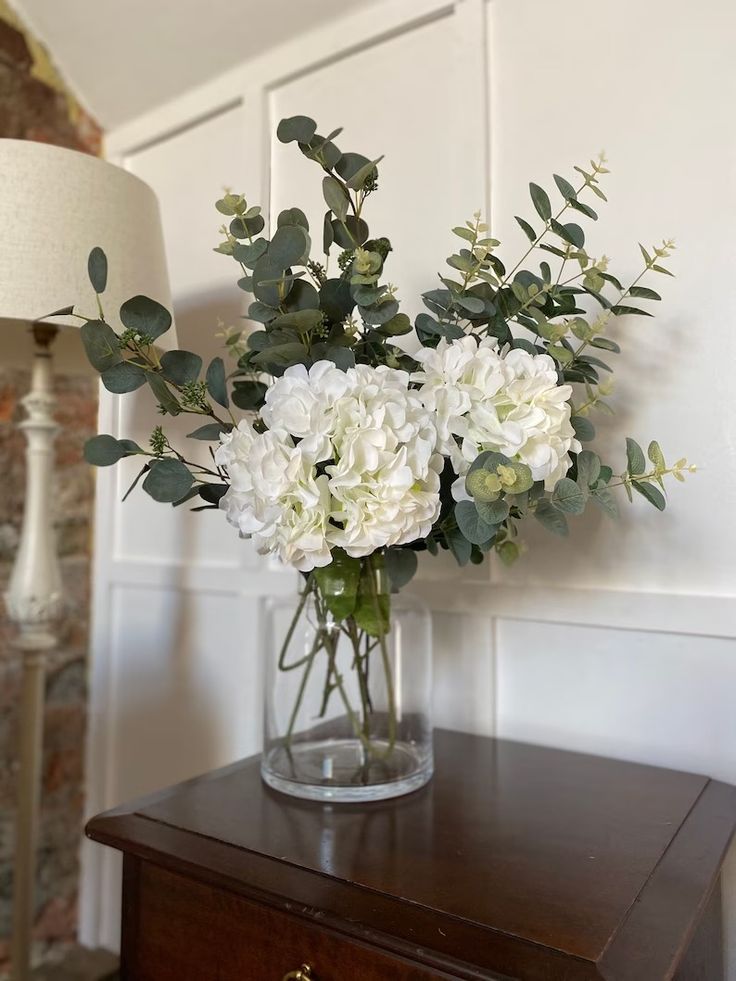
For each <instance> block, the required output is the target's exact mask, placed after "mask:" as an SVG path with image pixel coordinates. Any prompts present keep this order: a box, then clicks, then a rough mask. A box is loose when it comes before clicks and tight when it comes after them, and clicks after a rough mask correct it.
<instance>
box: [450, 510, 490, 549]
mask: <svg viewBox="0 0 736 981" xmlns="http://www.w3.org/2000/svg"><path fill="white" fill-rule="evenodd" d="M455 520H456V521H457V526H458V528H459V529H460V531H461V532H462V533H463V535H464V536H465V538H467V540H468V541H469V542H470V543H471V544H472V545H481V544H483V543H484V542H487V541H489V539H491V538H493V536H494V535H495V534H496V528H495V527H493V526H492V525H490V524H488V522H486V521H484V520H483V518H482V517H481V516H480V513H479V511H478V508H477V507H476V505H475V503H474V502H473V501H458V502H457V504H456V505H455Z"/></svg>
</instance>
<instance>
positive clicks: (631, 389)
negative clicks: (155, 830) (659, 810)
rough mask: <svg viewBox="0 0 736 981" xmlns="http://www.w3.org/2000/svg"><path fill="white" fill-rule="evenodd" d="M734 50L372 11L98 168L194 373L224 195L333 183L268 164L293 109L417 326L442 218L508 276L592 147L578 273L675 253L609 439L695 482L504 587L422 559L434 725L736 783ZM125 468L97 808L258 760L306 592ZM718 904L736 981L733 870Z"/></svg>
mask: <svg viewBox="0 0 736 981" xmlns="http://www.w3.org/2000/svg"><path fill="white" fill-rule="evenodd" d="M735 37H736V8H734V7H733V5H732V4H731V2H730V0H705V2H704V3H701V4H700V5H699V6H698V7H697V9H695V8H693V7H692V6H691V5H690V4H685V3H684V2H683V0H648V2H647V3H646V4H643V3H641V2H638V0H619V3H617V4H615V5H613V4H609V5H597V6H596V7H595V8H592V7H591V6H590V4H589V3H586V2H585V0H555V2H550V0H457V2H456V3H452V2H450V0H447V2H439V0H386V2H384V3H382V4H378V5H376V6H373V7H369V8H366V10H365V12H361V13H358V14H354V15H352V16H350V17H345V18H344V19H343V20H341V21H339V22H338V21H336V22H335V23H334V24H332V25H331V26H330V27H328V28H323V29H320V30H319V31H316V32H314V33H313V34H311V35H309V36H306V37H304V38H302V39H300V40H299V41H298V42H293V43H290V44H288V45H284V46H283V47H282V48H279V49H276V50H274V51H271V52H270V53H268V54H266V55H263V56H262V57H261V58H259V59H258V60H257V61H251V62H249V63H246V64H243V65H242V66H241V67H239V68H238V69H236V70H232V71H230V72H228V73H227V74H226V75H223V76H222V77H221V78H219V79H217V80H216V81H214V82H212V83H210V84H208V85H206V86H204V87H202V88H200V89H198V90H196V91H193V92H189V93H186V94H185V95H183V96H182V97H181V98H180V99H178V100H177V101H176V102H174V103H171V104H169V105H168V106H166V107H164V108H162V109H159V110H156V111H155V112H153V113H151V114H149V115H147V116H145V117H142V118H140V119H138V120H135V121H134V122H132V123H130V124H127V125H126V126H125V127H123V128H122V129H120V130H118V131H117V132H115V133H113V134H112V135H111V136H110V139H109V150H110V154H111V156H112V157H113V159H116V160H119V161H120V162H122V163H123V164H124V165H125V166H126V167H128V168H129V169H130V170H132V171H133V172H134V173H136V174H138V175H139V176H141V177H142V178H144V179H145V180H147V181H148V182H149V183H150V184H151V185H152V186H153V187H154V189H155V190H156V191H157V193H158V194H159V197H160V199H161V203H162V210H163V219H164V227H165V234H166V240H167V248H168V255H169V261H170V266H171V274H172V285H173V291H174V296H175V306H176V316H177V325H178V329H179V335H180V344H181V346H182V347H184V348H193V349H196V350H197V351H200V352H201V353H206V352H207V351H209V352H211V353H212V354H214V353H216V351H217V348H218V345H219V344H220V343H221V342H220V341H218V340H217V339H215V338H214V337H213V335H214V332H215V330H216V329H217V322H218V318H221V319H222V320H223V321H225V322H226V323H230V324H237V323H238V322H239V321H238V317H239V316H240V314H241V313H242V310H241V300H242V294H240V293H239V291H238V290H237V288H236V287H235V279H236V275H235V269H234V265H233V264H232V263H231V261H229V260H227V259H226V258H225V257H222V256H219V255H216V254H214V253H213V252H212V251H211V247H212V246H213V245H214V244H216V242H217V238H218V236H217V227H218V225H219V220H218V216H217V213H216V212H215V211H214V207H213V202H214V200H215V199H216V197H218V196H219V194H220V192H221V189H222V187H223V186H226V185H227V186H230V187H232V188H233V189H235V190H237V191H239V192H241V191H242V192H243V193H245V194H246V197H247V198H248V200H249V202H250V203H262V204H263V205H264V210H265V209H266V206H268V207H270V210H271V214H273V215H274V216H275V214H276V213H277V212H278V211H279V210H280V209H281V208H283V207H287V206H291V205H299V206H301V207H302V208H303V209H304V210H305V211H306V212H307V214H308V216H309V218H310V221H313V222H314V224H315V225H316V226H317V227H320V224H321V218H320V216H321V214H322V212H323V206H322V204H321V194H320V181H319V173H318V171H317V170H316V168H315V167H314V165H313V164H311V163H310V162H309V161H307V160H305V159H304V158H303V157H302V156H301V154H299V153H298V152H297V151H296V150H295V148H294V147H293V146H290V147H284V146H282V145H281V144H279V143H278V142H276V141H275V139H274V137H273V132H274V130H275V126H276V123H277V122H278V120H279V119H280V118H281V117H282V116H287V115H294V114H297V113H301V114H306V115H311V116H313V117H314V118H315V119H317V121H318V123H319V126H320V128H321V130H322V131H327V130H330V129H332V128H335V127H337V126H339V125H344V126H345V132H344V134H343V135H342V136H341V137H340V138H339V140H338V143H339V144H340V145H341V146H343V147H345V148H346V149H350V150H356V151H359V152H363V153H365V154H367V155H374V156H378V155H379V154H381V153H386V159H385V161H384V162H383V164H382V165H381V185H380V189H379V192H378V193H377V194H376V195H375V197H373V198H371V199H370V201H369V205H370V215H369V222H370V224H371V228H372V230H373V231H374V232H375V233H377V234H385V235H388V236H389V237H390V238H391V240H392V242H393V244H394V247H395V249H396V252H395V254H394V255H393V256H392V257H391V272H390V278H391V279H392V280H393V281H394V282H395V283H396V284H397V285H398V286H399V288H400V296H401V298H402V300H403V303H404V309H405V310H406V311H407V312H409V313H410V314H415V313H417V312H418V311H419V309H420V306H419V302H418V295H419V293H420V292H421V291H423V290H426V289H430V288H432V287H433V285H434V282H435V279H434V270H441V269H442V267H443V262H444V257H445V256H446V255H448V254H449V252H450V251H451V250H452V248H453V246H452V242H451V236H450V234H449V229H450V228H451V227H452V226H453V225H455V224H459V223H461V222H462V221H463V220H464V219H465V218H467V217H469V216H470V214H471V213H472V212H473V211H474V210H475V209H476V208H479V207H480V208H482V209H484V210H487V208H488V206H489V198H490V205H491V218H492V228H493V233H494V234H495V235H496V236H497V237H499V238H501V239H502V241H503V243H504V247H503V249H502V250H501V254H502V255H504V256H507V257H511V258H512V260H513V261H515V257H516V256H517V255H520V254H521V252H522V251H523V249H524V240H523V237H522V235H521V233H520V232H519V230H518V229H517V228H516V226H515V223H514V221H513V215H514V214H521V215H527V216H528V215H529V214H530V212H531V206H530V203H529V200H528V194H527V190H526V186H527V183H528V181H529V180H535V181H537V182H539V183H543V184H544V183H546V184H547V186H548V187H550V188H551V181H550V177H551V174H552V173H553V172H556V173H561V174H563V175H566V176H568V177H571V176H572V166H573V164H575V163H583V164H585V163H586V162H587V159H588V158H589V157H590V156H591V155H593V154H595V153H597V151H598V150H599V149H600V148H601V147H605V149H606V150H607V153H608V156H609V158H610V160H611V169H612V171H613V173H612V174H611V176H610V179H609V180H608V187H607V192H608V194H609V198H610V200H611V204H610V206H608V207H606V206H603V205H602V206H601V209H600V210H601V212H602V220H601V222H600V223H599V224H600V228H599V227H595V228H594V229H593V230H592V231H591V233H590V236H589V243H590V246H591V250H592V251H594V252H596V251H598V252H600V251H603V250H605V251H606V252H607V253H608V254H610V255H612V256H614V257H615V260H616V271H617V272H618V270H621V271H622V273H623V276H622V278H623V279H624V280H626V278H627V276H629V277H630V278H633V275H631V274H635V273H636V271H637V270H638V263H639V250H638V248H637V246H636V242H637V241H638V240H641V241H644V242H645V243H646V242H652V241H655V240H657V239H660V238H662V237H663V236H671V235H674V236H676V237H677V239H678V245H679V251H678V252H677V253H676V256H675V259H674V261H673V263H672V265H673V267H674V269H675V271H676V273H677V279H667V280H665V279H664V277H662V278H661V280H660V281H659V282H658V283H655V284H653V285H654V286H655V288H661V291H662V292H663V294H664V296H665V302H664V303H663V304H662V305H661V312H660V314H659V316H658V318H657V320H655V321H644V320H642V319H637V320H635V321H634V322H622V323H621V325H620V330H619V334H620V338H619V339H620V341H621V343H622V346H623V348H624V354H623V355H622V356H621V357H620V359H617V368H618V369H619V370H618V372H617V377H618V378H620V388H619V389H618V392H617V394H616V395H614V397H613V399H612V402H613V404H614V405H615V406H616V408H617V409H618V410H619V411H618V413H617V415H616V416H615V417H613V418H611V419H605V418H604V419H601V420H600V421H599V420H596V422H597V423H599V432H600V435H601V438H602V442H603V445H604V446H605V447H607V448H610V456H611V458H612V459H613V461H614V462H615V463H618V462H619V461H621V462H622V456H621V445H622V443H623V437H624V436H625V435H633V436H635V437H637V438H638V439H639V440H640V442H646V441H647V440H648V439H650V438H652V437H656V438H657V439H658V440H659V441H660V443H661V444H662V446H663V448H664V450H665V453H667V454H668V456H669V457H671V458H672V459H675V458H677V457H680V456H687V457H688V458H690V459H692V460H694V461H697V462H698V463H699V464H702V468H703V469H702V472H701V473H700V474H699V475H698V476H696V477H694V478H693V479H692V480H691V481H690V482H688V484H686V485H685V486H684V487H683V486H680V485H676V486H675V487H673V488H672V493H671V502H670V507H669V508H668V510H667V511H666V512H665V513H664V515H660V514H659V513H657V512H655V511H654V509H652V508H650V507H649V506H648V505H647V504H646V503H645V502H644V501H643V500H642V501H636V502H635V503H634V505H633V507H631V508H627V507H625V506H624V507H623V508H622V510H623V518H622V520H621V521H620V522H619V523H618V524H616V525H612V524H610V523H607V522H606V520H605V519H604V518H603V517H602V516H600V515H598V514H593V515H590V516H589V517H586V518H585V519H584V520H580V521H578V523H577V524H576V527H575V529H574V531H573V533H572V534H571V536H570V538H569V540H567V541H561V540H558V539H552V538H549V537H545V534H544V532H543V531H542V530H541V529H539V530H537V529H529V534H528V536H527V538H528V542H529V546H530V548H529V552H528V554H527V555H526V556H525V557H524V558H523V559H522V560H521V561H520V562H519V563H518V565H517V566H516V567H515V568H513V569H512V570H506V569H504V568H502V567H499V566H496V565H493V566H492V568H491V569H490V571H489V570H488V569H487V568H485V567H484V568H480V569H479V568H476V567H473V568H472V569H470V570H466V571H464V572H463V573H459V572H458V571H457V570H456V569H455V568H454V567H453V565H452V563H451V562H449V561H443V560H435V561H430V562H428V563H425V564H424V565H423V567H422V569H421V574H420V581H419V582H418V583H417V585H416V588H417V589H418V590H420V591H421V592H422V593H423V594H424V595H425V596H426V598H427V599H428V601H429V602H430V604H431V605H432V608H433V610H434V613H435V640H436V673H437V680H436V702H437V705H436V712H437V720H438V723H439V724H441V725H447V726H452V727H455V728H461V729H468V730H472V731H477V732H484V733H496V734H498V735H500V736H505V737H510V738H515V739H521V740H526V741H530V742H537V743H545V744H550V745H555V746H562V747H570V748H575V749H583V750H589V751H591V752H593V753H602V754H607V755H612V756H618V757H622V758H626V759H633V760H640V761H644V762H651V763H657V764H663V765H665V766H673V767H678V768H683V769H690V770H695V771H698V772H702V773H708V774H711V775H712V776H715V777H718V778H720V779H723V780H728V781H732V782H736V710H735V709H734V704H735V702H736V581H735V578H736V577H735V575H734V560H733V556H734V554H735V552H736V523H734V521H733V520H732V519H731V518H730V517H729V515H731V514H732V513H733V512H734V504H736V452H735V447H734V441H735V440H736V401H734V399H733V382H732V372H733V365H734V363H735V362H736V341H734V337H735V336H736V334H735V333H734V330H733V323H734V319H735V315H736V310H735V309H734V307H735V306H736V301H735V300H734V295H733V292H732V291H729V289H728V287H727V284H728V283H729V281H730V278H731V276H732V271H731V262H732V258H731V257H732V251H733V250H732V246H731V232H730V223H729V217H728V216H729V215H732V214H734V213H736V182H735V181H734V167H733V165H734V156H735V154H736V137H735V136H734V133H733V129H732V127H729V126H728V123H727V120H726V118H725V117H724V111H723V109H722V108H721V107H727V106H729V105H731V104H732V102H733V96H734V95H736V91H735V89H736V69H734V65H733V57H732V49H733V41H734V38H735ZM586 227H587V225H586ZM317 237H318V236H315V238H317ZM101 244H103V243H101ZM157 421H158V420H157V418H156V416H155V414H154V412H153V410H152V407H151V405H150V403H149V401H148V400H147V398H146V396H145V393H144V394H143V395H142V396H141V398H140V400H138V399H137V397H136V396H132V397H128V398H127V399H126V400H125V401H122V402H121V401H114V400H113V399H111V398H110V397H108V396H106V397H105V400H104V403H103V407H102V419H101V427H102V430H103V431H107V432H113V433H116V434H119V435H126V436H132V437H134V438H135V437H136V436H137V437H138V438H140V439H143V440H145V439H147V436H148V434H149V433H150V430H151V428H152V427H153V426H154V425H155V424H156V422H157ZM185 426H186V423H182V425H181V427H179V430H180V431H181V432H182V433H183V432H186V431H187V430H186V429H185V428H184V427H185ZM622 465H623V464H622ZM132 475H134V468H132V473H131V472H130V471H126V472H125V473H118V474H113V473H111V472H104V473H102V474H101V475H100V479H99V485H98V486H99V493H98V535H97V542H96V549H97V559H96V561H97V575H96V584H95V609H94V621H95V628H94V641H93V644H94V649H93V662H92V663H93V677H92V707H91V709H92V711H91V733H90V776H89V779H90V786H89V809H90V811H98V810H101V809H103V808H105V807H109V806H113V805H115V804H117V803H119V802H120V801H122V800H123V799H125V798H127V797H130V796H132V795H136V794H140V793H144V792H147V791H149V790H152V789H154V788H156V787H158V786H160V785H162V784H166V783H171V782H174V781H176V780H179V779H182V778H184V777H187V776H190V775H192V774H194V773H197V772H201V771H203V770H205V769H208V768H211V767H214V766H218V765H221V764H224V763H227V762H229V761H231V760H233V759H235V758H238V757H240V756H243V755H246V754H249V753H252V752H255V751H257V750H258V749H259V744H260V722H261V719H260V671H261V667H260V657H259V651H258V633H259V629H260V627H259V608H260V602H261V600H262V598H263V597H265V596H267V595H270V594H272V593H274V592H281V591H284V590H291V589H293V588H294V587H295V579H294V577H293V576H292V575H291V574H290V573H289V572H285V571H281V570H279V569H277V568H276V567H275V566H274V565H273V564H269V562H267V561H266V560H263V559H260V558H259V557H258V556H256V555H255V554H254V552H253V551H252V550H251V548H250V547H249V546H248V545H247V544H244V543H241V542H239V541H238V540H237V539H236V538H235V536H234V535H233V534H231V532H230V529H228V528H227V527H226V526H225V524H224V522H223V521H222V519H221V518H220V517H219V516H218V515H217V514H215V513H214V512H213V513H205V514H203V515H190V514H189V513H186V512H185V511H184V510H183V509H182V510H179V509H177V510H170V509H166V508H162V507H161V506H158V505H154V504H153V503H152V502H151V501H150V500H148V499H147V498H146V497H145V495H143V494H140V493H138V494H134V495H133V496H132V497H131V498H130V499H129V500H128V501H127V502H126V503H125V504H121V503H120V498H121V496H122V493H123V492H124V490H125V486H126V481H127V480H128V479H129V478H130V477H131V476H132ZM623 503H624V504H625V502H623ZM84 868H85V874H84V882H83V923H82V929H83V939H85V940H86V941H89V942H93V943H97V942H100V943H103V944H107V945H114V944H115V942H116V931H117V915H118V899H117V892H118V867H117V862H116V859H115V857H114V856H113V854H112V853H110V852H103V850H101V849H99V848H97V847H95V846H87V851H86V853H85V864H84ZM725 892H726V917H727V942H728V946H729V974H728V977H729V979H731V981H736V862H732V868H731V869H730V870H729V872H728V873H727V876H726V883H725Z"/></svg>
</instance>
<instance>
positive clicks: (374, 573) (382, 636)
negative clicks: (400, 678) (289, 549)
mask: <svg viewBox="0 0 736 981" xmlns="http://www.w3.org/2000/svg"><path fill="white" fill-rule="evenodd" d="M366 562H367V563H368V571H369V575H368V579H369V582H370V590H371V596H372V598H373V606H374V609H375V612H376V620H377V622H378V629H379V631H380V633H379V635H378V641H379V645H380V648H381V660H382V661H383V671H384V674H385V676H386V699H387V701H388V753H391V752H392V750H393V748H394V746H395V745H396V692H395V691H394V678H393V671H392V668H391V659H390V658H389V656H388V648H387V647H386V633H385V631H384V630H383V626H384V624H383V618H382V616H381V608H380V603H379V599H378V582H377V578H378V569H377V568H376V565H375V562H374V559H373V556H372V555H369V556H368V558H367V559H366Z"/></svg>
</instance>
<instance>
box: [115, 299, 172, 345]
mask: <svg viewBox="0 0 736 981" xmlns="http://www.w3.org/2000/svg"><path fill="white" fill-rule="evenodd" d="M120 320H121V321H122V323H123V325H124V326H125V327H127V328H128V329H129V330H134V331H136V332H137V333H138V334H148V336H149V337H152V338H153V339H154V340H155V339H156V338H157V337H160V336H161V335H162V334H164V333H166V331H167V330H168V329H169V327H171V314H170V313H169V311H168V310H167V309H166V307H164V306H162V305H161V304H160V303H158V302H157V301H156V300H152V299H151V298H150V297H148V296H133V297H131V298H130V299H129V300H126V301H125V303H124V304H123V305H122V306H121V307H120Z"/></svg>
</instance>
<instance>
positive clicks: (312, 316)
mask: <svg viewBox="0 0 736 981" xmlns="http://www.w3.org/2000/svg"><path fill="white" fill-rule="evenodd" d="M322 318H323V314H322V311H321V310H293V311H291V312H290V313H284V314H282V315H281V316H280V317H277V318H276V319H275V320H274V321H272V322H271V325H270V326H271V327H272V328H275V327H293V328H294V330H296V331H298V332H299V333H300V334H306V333H307V332H308V331H310V330H313V329H314V328H315V327H316V326H317V324H320V323H322Z"/></svg>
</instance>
